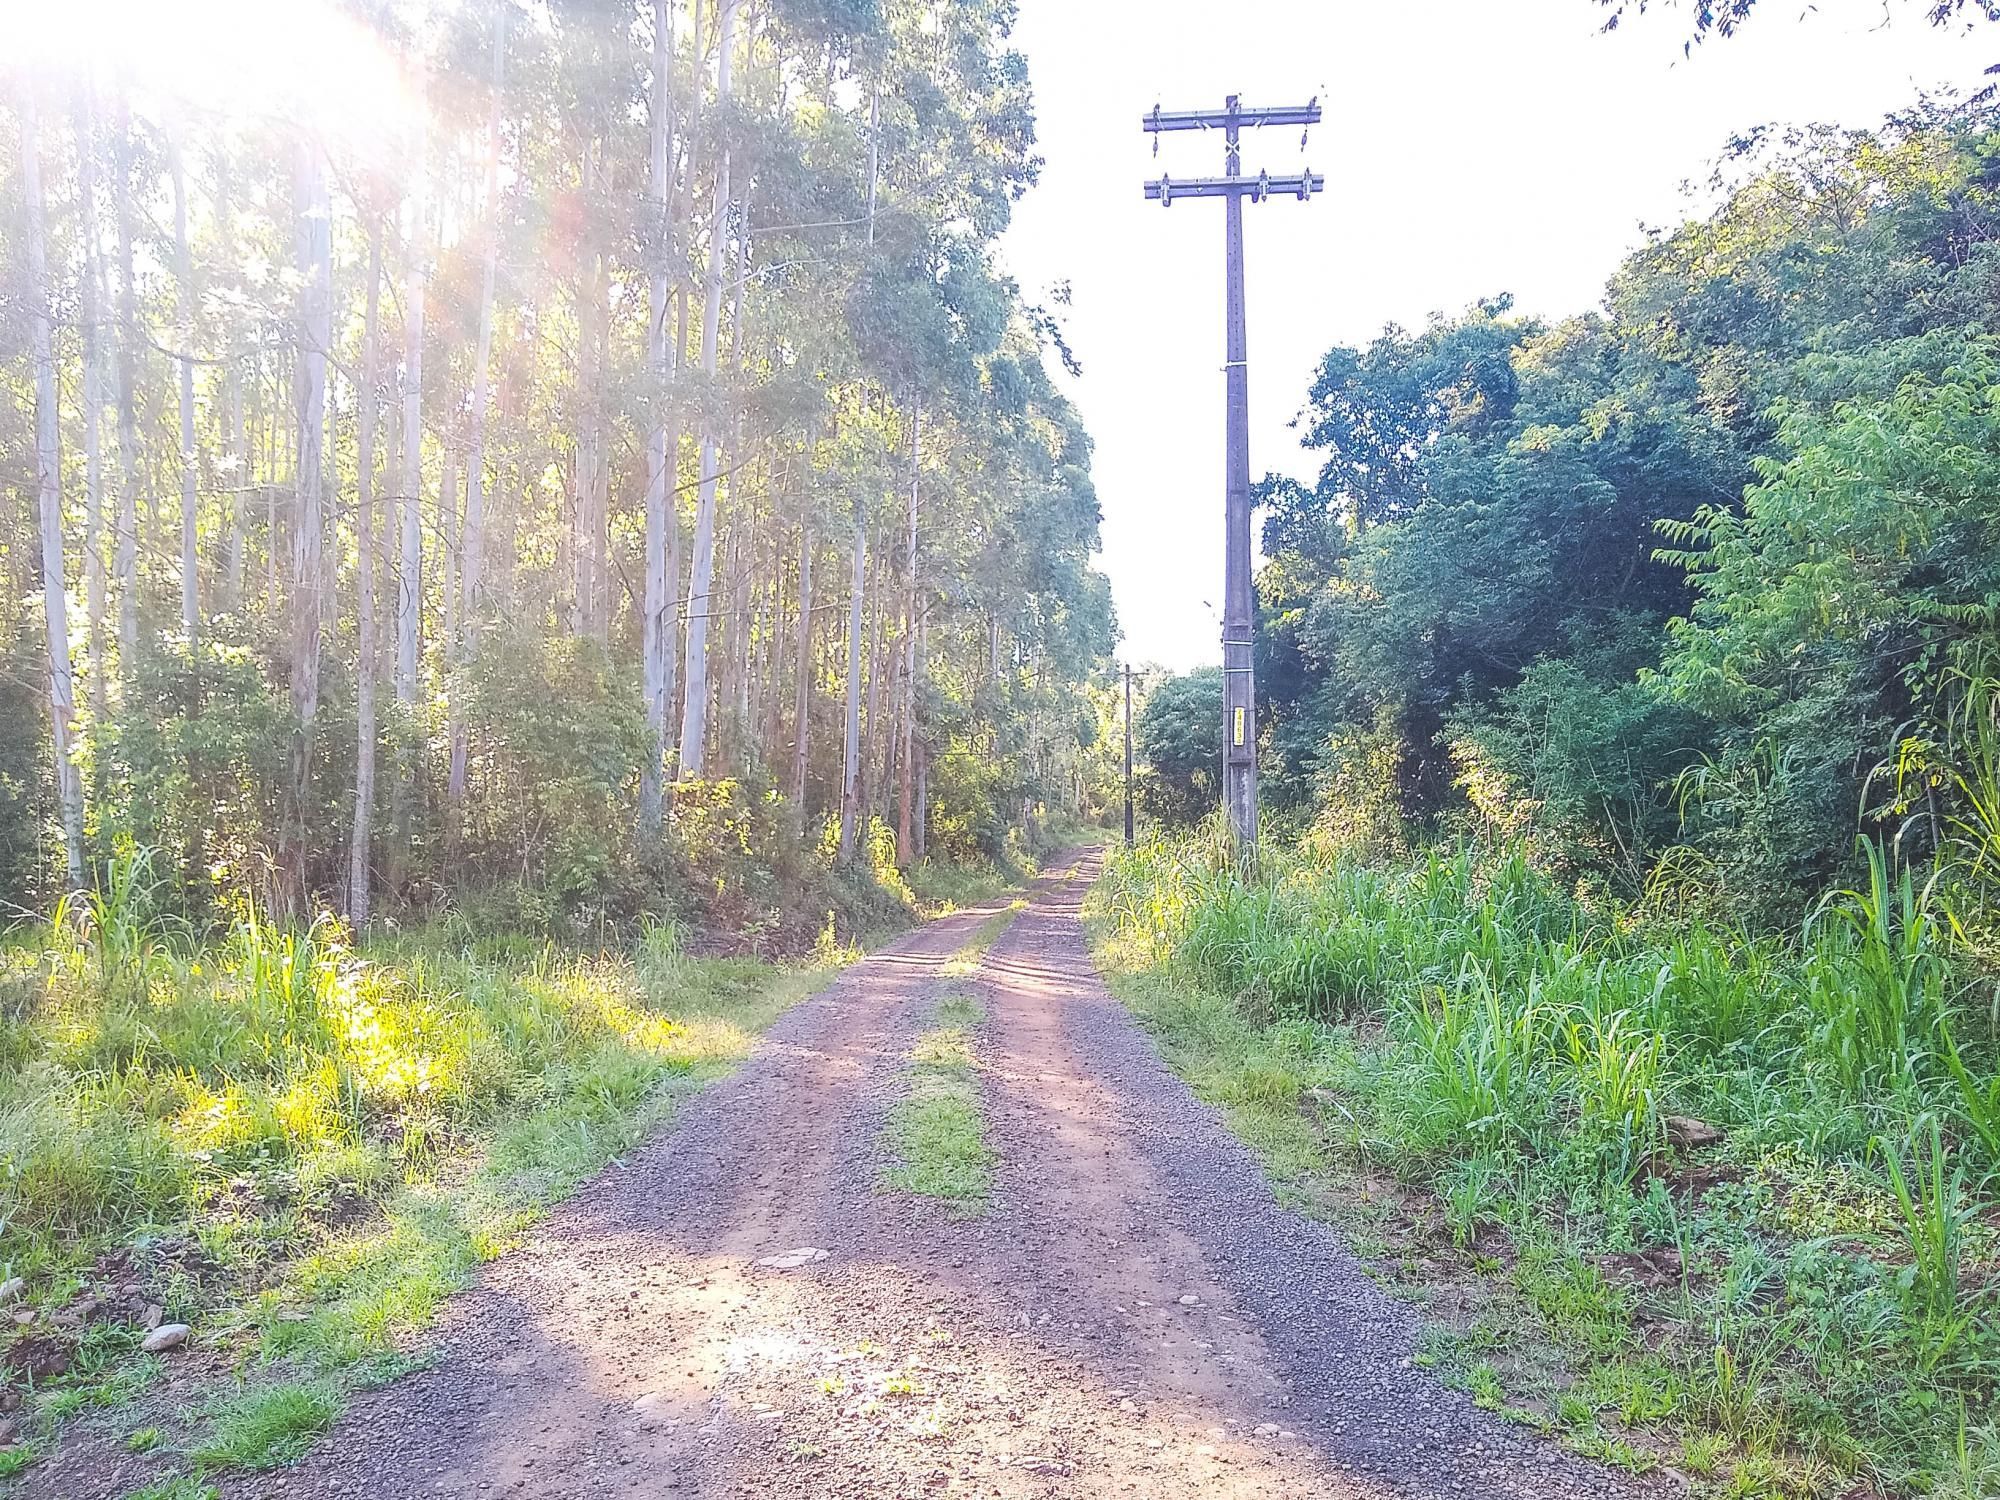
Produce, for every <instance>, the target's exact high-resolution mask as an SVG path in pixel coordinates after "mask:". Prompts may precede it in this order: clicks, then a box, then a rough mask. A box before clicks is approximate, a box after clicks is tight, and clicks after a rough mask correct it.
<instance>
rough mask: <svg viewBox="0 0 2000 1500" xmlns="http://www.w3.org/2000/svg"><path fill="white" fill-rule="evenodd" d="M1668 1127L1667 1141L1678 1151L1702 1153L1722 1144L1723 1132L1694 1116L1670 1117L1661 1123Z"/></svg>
mask: <svg viewBox="0 0 2000 1500" xmlns="http://www.w3.org/2000/svg"><path fill="white" fill-rule="evenodd" d="M1660 1123H1661V1124H1662V1125H1663V1126H1665V1127H1666V1132H1667V1141H1668V1143H1669V1144H1670V1145H1672V1146H1673V1147H1674V1148H1675V1149H1676V1150H1678V1151H1700V1150H1702V1149H1704V1148H1705V1147H1708V1146H1718V1145H1720V1144H1721V1143H1722V1136H1723V1132H1722V1130H1721V1129H1720V1128H1719V1127H1717V1126H1714V1125H1711V1124H1709V1123H1708V1122H1707V1121H1706V1120H1697V1119H1696V1118H1695V1117H1694V1116H1693V1115H1668V1116H1667V1117H1666V1118H1665V1119H1664V1120H1662V1121H1661V1122H1660Z"/></svg>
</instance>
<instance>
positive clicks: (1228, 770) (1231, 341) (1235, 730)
mask: <svg viewBox="0 0 2000 1500" xmlns="http://www.w3.org/2000/svg"><path fill="white" fill-rule="evenodd" d="M1319 117H1320V110H1319V101H1318V100H1314V101H1312V102H1311V103H1309V104H1302V105H1287V106H1284V107H1281V108H1277V109H1244V108H1243V107H1242V105H1241V103H1240V102H1239V100H1238V98H1237V96H1236V95H1235V94H1231V95H1230V96H1229V99H1228V101H1227V103H1226V104H1225V105H1224V107H1223V108H1222V110H1221V111H1219V112H1215V111H1204V110H1177V111H1171V112H1169V111H1165V110H1161V109H1160V108H1158V107H1157V106H1155V108H1154V109H1153V112H1152V113H1151V114H1149V115H1147V116H1145V117H1144V121H1143V123H1144V125H1145V128H1146V130H1147V131H1148V133H1150V134H1152V135H1154V136H1155V137H1158V136H1159V135H1161V134H1162V133H1164V132H1166V131H1170V130H1213V129H1220V130H1221V131H1222V132H1223V142H1224V145H1223V174H1224V175H1222V176H1221V177H1197V178H1192V179H1190V180H1188V181H1186V182H1175V181H1174V180H1173V179H1172V178H1170V177H1167V176H1166V175H1164V174H1162V175H1161V176H1160V178H1159V179H1158V180H1157V181H1154V182H1149V183H1147V184H1146V196H1147V198H1149V199H1151V200H1153V201H1155V202H1158V203H1159V204H1161V205H1162V206H1171V205H1172V204H1173V202H1174V200H1175V199H1177V198H1221V199H1223V200H1224V202H1223V234H1224V240H1223V257H1224V269H1225V276H1226V288H1225V293H1224V295H1225V302H1224V307H1225V322H1226V324H1227V330H1228V334H1227V337H1228V356H1227V359H1228V362H1227V363H1226V364H1225V365H1224V366H1223V372H1224V375H1225V377H1226V394H1225V400H1226V406H1227V418H1226V421H1225V424H1224V429H1225V435H1226V441H1227V456H1226V460H1225V463H1224V466H1223V475H1224V483H1223V497H1224V498H1223V511H1224V529H1223V535H1224V545H1223V558H1224V562H1223V583H1222V595H1223V603H1222V681H1223V694H1222V704H1223V707H1222V716H1223V724H1222V805H1223V808H1224V810H1225V811H1226V812H1227V814H1228V817H1229V829H1230V832H1231V834H1232V835H1234V837H1235V840H1236V846H1237V848H1238V849H1239V850H1244V851H1248V850H1250V849H1253V848H1254V847H1255V846H1256V843H1257V696H1256V680H1255V675H1254V674H1255V670H1256V669H1255V666H1254V665H1253V653H1252V647H1253V644H1254V640H1255V630H1256V616H1255V612H1254V610H1253V609H1252V607H1251V600H1250V588H1251V578H1250V381H1249V372H1248V369H1247V366H1246V363H1245V361H1246V354H1245V343H1244V333H1243V200H1244V199H1245V198H1248V199H1250V200H1251V201H1252V202H1256V203H1261V202H1263V201H1264V199H1266V198H1268V197H1270V196H1271V195H1272V194H1274V193H1279V194H1290V195H1292V196H1295V197H1297V198H1298V199H1299V200H1300V201H1301V202H1303V201H1305V200H1306V199H1308V198H1310V197H1311V196H1312V195H1313V194H1314V193H1317V192H1319V191H1320V190H1321V189H1323V188H1324V187H1325V186H1326V179H1325V178H1324V177H1321V176H1318V175H1317V174H1315V173H1313V172H1311V171H1307V172H1303V173H1300V174H1298V175H1296V176H1291V177H1273V176H1271V175H1270V174H1269V173H1268V172H1260V173H1258V174H1257V175H1256V176H1255V177H1245V176H1243V175H1242V172H1243V157H1242V148H1241V146H1240V144H1239V141H1238V135H1239V132H1241V131H1242V130H1245V129H1254V128H1255V127H1257V126H1259V125H1305V126H1310V125H1316V124H1318V123H1319ZM1158 149H1159V143H1158V141H1157V139H1156V140H1155V142H1154V150H1155V151H1157V150H1158Z"/></svg>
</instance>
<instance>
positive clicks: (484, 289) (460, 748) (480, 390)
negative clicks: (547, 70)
mask: <svg viewBox="0 0 2000 1500" xmlns="http://www.w3.org/2000/svg"><path fill="white" fill-rule="evenodd" d="M506 64H507V13H506V11H505V10H502V9H496V10H495V11H494V13H493V101H492V104H491V106H490V107H489V109H488V111H487V115H486V264H485V273H484V275H483V277H482V279H481V281H480V291H479V344H478V349H477V352H476V353H475V354H474V356H473V367H472V442H471V445H470V447H469V448H468V450H467V452H466V459H465V522H464V529H463V531H462V532H461V533H460V535H461V537H462V547H461V552H460V558H459V622H458V631H457V633H456V638H455V644H454V646H453V650H454V653H455V655H456V657H457V666H458V670H459V672H460V673H463V671H464V670H465V668H466V666H467V665H468V664H469V663H470V662H471V660H472V658H473V657H474V656H475V655H476V654H477V652H478V650H479V602H480V591H481V590H482V589H483V588H484V587H485V578H484V568H485V561H486V402H487V372H488V366H489V363H490V361H491V357H492V353H493V278H494V275H495V273H496V270H497V268H498V264H499V257H500V96H501V89H502V86H503V84H504V83H505V81H506V79H505V70H506ZM463 698H464V694H463V693H462V692H461V691H459V690H458V687H457V685H456V684H454V687H453V690H452V691H451V692H450V693H448V694H447V695H446V702H447V705H448V709H449V714H450V720H451V722H450V725H449V733H448V735H447V739H448V740H449V742H450V745H451V771H450V777H449V780H448V782H447V784H446V793H447V795H448V796H449V797H450V799H451V804H452V806H453V807H457V806H459V805H460V804H461V803H463V802H464V801H465V779H466V758H467V751H468V745H467V742H466V730H465V717H464V714H463V712H462V710H461V708H460V703H461V701H462V700H463Z"/></svg>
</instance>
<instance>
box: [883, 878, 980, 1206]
mask: <svg viewBox="0 0 2000 1500" xmlns="http://www.w3.org/2000/svg"><path fill="white" fill-rule="evenodd" d="M1009 915H1011V913H1010V914H1009ZM995 935H996V936H997V935H998V934H997V932H996V934H995ZM988 941H989V942H990V941H991V939H989V940H988ZM985 1019H986V1012H985V1011H984V1009H982V1008H981V1006H980V1004H979V1002H978V1001H976V1000H974V999H973V998H972V997H971V996H970V995H968V994H966V993H964V992H963V991H957V990H951V991H947V992H946V993H945V994H944V996H943V997H942V998H941V999H940V1000H939V1001H938V1003H937V1006H936V1008H935V1010H934V1011H933V1012H932V1014H931V1025H930V1027H929V1028H928V1029H927V1030H925V1032H924V1033H923V1035H921V1036H920V1037H918V1038H917V1041H916V1045H914V1046H913V1047H912V1048H911V1049H910V1066H909V1070H908V1072H907V1073H906V1074H905V1077H904V1091H903V1095H902V1097H901V1098H900V1099H898V1100H897V1101H896V1103H895V1104H894V1105H893V1106H892V1107H891V1108H890V1111H889V1118H888V1120H887V1122H886V1124H885V1125H884V1127H883V1135H884V1138H885V1145H886V1147H887V1154H888V1156H889V1157H890V1163H889V1165H888V1166H887V1167H885V1168H884V1170H883V1173H882V1182H883V1185H884V1186H885V1187H888V1188H890V1189H892V1190H894V1191H896V1192H903V1193H915V1194H917V1195H919V1196H921V1197H926V1198H942V1199H945V1200H947V1201H948V1202H949V1203H950V1204H951V1205H952V1207H953V1208H954V1210H955V1211H957V1212H959V1213H961V1214H963V1215H966V1216H968V1217H970V1216H973V1215H977V1214H981V1213H984V1212H985V1211H986V1200H987V1195H988V1194H989V1193H990V1192H991V1190H992V1187H993V1167H994V1163H995V1160H996V1158H995V1153H994V1151H993V1148H992V1147H991V1146H990V1145H988V1144H987V1140H986V1115H985V1110H984V1109H983V1108H982V1106H981V1103H980V1098H979V1061H978V1058H977V1057H976V1055H975V1054H974V1051H973V1042H972V1038H973V1032H974V1031H975V1030H976V1029H977V1027H978V1026H979V1025H980V1023H981V1022H983V1021H984V1020H985Z"/></svg>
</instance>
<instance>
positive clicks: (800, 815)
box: [792, 467, 813, 827]
mask: <svg viewBox="0 0 2000 1500" xmlns="http://www.w3.org/2000/svg"><path fill="white" fill-rule="evenodd" d="M806 485H807V495H806V503H805V504H804V505H803V506H801V507H800V512H801V514H800V516H799V636H798V660H797V662H796V664H795V671H796V674H797V675H796V676H795V678H794V680H793V682H792V809H793V814H794V816H795V817H796V818H797V819H798V820H799V824H800V826H801V827H803V826H804V824H805V816H806V766H807V752H808V750H809V748H810V744H811V739H812V733H811V731H812V626H813V607H812V597H813V595H812V566H813V533H812V496H811V486H812V471H811V469H810V467H808V469H807V471H806Z"/></svg>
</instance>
